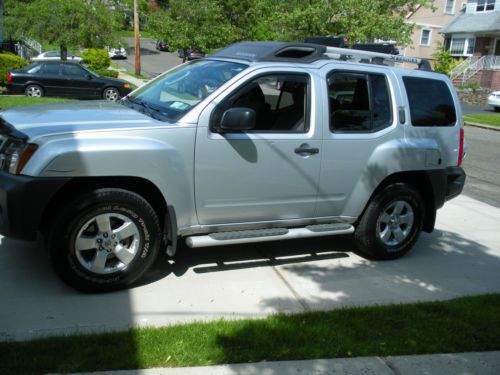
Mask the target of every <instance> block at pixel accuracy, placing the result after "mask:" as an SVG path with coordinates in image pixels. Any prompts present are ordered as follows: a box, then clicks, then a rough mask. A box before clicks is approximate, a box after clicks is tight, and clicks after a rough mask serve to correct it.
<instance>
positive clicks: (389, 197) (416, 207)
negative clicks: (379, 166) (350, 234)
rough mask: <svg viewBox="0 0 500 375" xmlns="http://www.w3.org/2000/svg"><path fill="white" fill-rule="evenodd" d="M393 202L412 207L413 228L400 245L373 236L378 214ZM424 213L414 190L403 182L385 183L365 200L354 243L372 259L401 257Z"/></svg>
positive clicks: (412, 241)
mask: <svg viewBox="0 0 500 375" xmlns="http://www.w3.org/2000/svg"><path fill="white" fill-rule="evenodd" d="M396 201H404V202H406V203H408V204H409V205H410V206H411V208H412V209H413V215H414V216H413V227H412V229H411V232H410V234H409V235H408V237H406V239H405V240H404V241H403V242H402V243H401V244H399V245H396V246H387V245H386V244H384V243H383V242H382V240H381V239H380V238H379V237H378V236H377V222H378V219H379V217H380V215H381V213H382V212H383V211H384V210H385V209H386V208H387V207H388V206H389V205H390V204H392V203H394V202H396ZM424 214H425V212H424V204H423V201H422V198H421V196H420V194H419V193H418V191H417V190H415V189H414V188H413V187H411V186H410V185H407V184H404V183H398V184H393V185H389V186H387V187H386V188H384V189H383V190H382V191H381V192H380V193H379V194H378V195H377V196H376V197H375V198H374V199H373V200H372V201H371V202H370V203H369V205H368V207H367V209H366V211H365V213H364V214H363V216H362V218H361V220H360V222H359V223H358V226H357V228H356V232H355V241H356V244H357V246H358V248H359V249H360V250H361V252H362V253H363V254H364V255H366V256H368V257H369V258H372V259H380V260H384V259H396V258H399V257H402V256H403V255H405V254H406V253H408V252H409V251H410V250H411V249H412V247H413V246H414V245H415V243H416V242H417V240H418V237H419V236H420V232H421V230H422V226H423V219H424Z"/></svg>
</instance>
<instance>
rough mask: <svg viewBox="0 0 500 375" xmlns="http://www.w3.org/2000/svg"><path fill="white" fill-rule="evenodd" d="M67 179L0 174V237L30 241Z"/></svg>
mask: <svg viewBox="0 0 500 375" xmlns="http://www.w3.org/2000/svg"><path fill="white" fill-rule="evenodd" d="M69 180H70V179H69V178H37V177H29V176H18V175H12V174H10V173H7V172H0V234H1V235H3V236H5V237H10V238H15V239H20V240H34V239H36V236H37V232H38V229H39V226H40V220H41V218H42V214H43V212H44V210H45V208H46V207H47V204H48V203H49V202H50V200H51V198H52V197H53V196H54V194H55V193H56V192H57V191H58V190H59V189H60V188H61V187H62V186H63V185H64V184H65V183H66V182H68V181H69Z"/></svg>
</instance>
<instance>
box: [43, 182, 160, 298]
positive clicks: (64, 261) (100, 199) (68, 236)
mask: <svg viewBox="0 0 500 375" xmlns="http://www.w3.org/2000/svg"><path fill="white" fill-rule="evenodd" d="M103 213H117V214H121V215H124V216H126V217H128V218H129V219H130V220H132V221H133V222H134V223H135V225H136V226H137V228H138V229H139V235H140V239H141V246H140V249H139V250H138V252H137V254H136V256H135V257H134V259H133V260H132V261H131V263H130V264H129V265H127V267H125V268H124V269H123V270H120V271H117V272H116V273H112V274H108V275H106V274H96V273H92V272H90V271H89V270H87V269H86V268H85V267H84V266H83V265H82V264H80V261H79V260H78V259H77V256H76V252H75V247H74V244H75V239H76V236H77V235H78V232H79V231H80V230H81V228H82V226H83V225H84V224H85V223H86V222H87V221H88V220H90V219H92V217H95V216H97V215H99V214H103ZM57 228H60V233H61V236H59V235H58V233H56V231H57ZM159 233H160V226H159V221H158V218H157V216H156V214H155V212H154V210H153V209H152V208H151V206H150V205H149V204H148V203H147V201H145V200H144V199H143V198H142V197H140V196H138V195H137V194H135V193H131V192H128V191H125V190H119V189H100V190H96V191H94V192H92V193H91V194H88V195H86V196H83V197H81V199H79V200H78V201H75V202H74V203H73V204H69V205H68V208H67V209H65V210H64V212H63V213H61V215H60V216H59V220H57V221H56V224H55V225H54V226H53V228H52V231H51V235H50V239H49V253H50V257H51V260H52V264H53V266H54V268H55V269H56V272H57V273H58V274H59V275H60V276H61V278H62V279H63V280H64V281H65V282H67V283H68V284H69V285H71V286H72V287H74V288H75V289H78V290H81V291H85V292H107V291H112V290H117V289H121V288H123V287H125V286H128V285H130V284H132V283H133V282H134V281H136V280H137V279H138V278H140V277H141V276H142V275H143V274H144V272H146V271H147V269H148V268H149V267H150V266H151V264H152V263H153V262H154V260H155V258H156V255H157V254H158V249H159V238H160V236H159ZM58 239H60V240H58Z"/></svg>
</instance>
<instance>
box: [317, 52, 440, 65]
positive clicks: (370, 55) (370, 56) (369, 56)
mask: <svg viewBox="0 0 500 375" xmlns="http://www.w3.org/2000/svg"><path fill="white" fill-rule="evenodd" d="M325 56H327V57H328V58H330V59H336V60H342V61H348V60H358V61H360V62H370V61H371V63H373V64H384V62H386V61H389V62H399V63H402V62H404V63H410V64H416V65H417V66H418V69H421V70H432V68H431V64H430V63H429V61H428V60H426V59H420V58H417V57H407V56H400V55H389V54H387V53H380V52H370V51H362V50H357V49H349V48H337V47H326V52H325Z"/></svg>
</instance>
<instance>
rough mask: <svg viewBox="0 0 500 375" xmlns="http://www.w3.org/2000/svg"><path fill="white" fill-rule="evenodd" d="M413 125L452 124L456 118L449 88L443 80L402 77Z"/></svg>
mask: <svg viewBox="0 0 500 375" xmlns="http://www.w3.org/2000/svg"><path fill="white" fill-rule="evenodd" d="M403 82H404V84H405V88H406V95H407V96H408V101H409V103H410V115H411V123H412V125H413V126H453V125H454V124H455V122H456V120H457V117H456V114H455V105H454V103H453V98H452V96H451V93H450V90H449V88H448V86H447V85H446V83H445V82H444V81H439V80H436V79H428V78H416V77H403Z"/></svg>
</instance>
